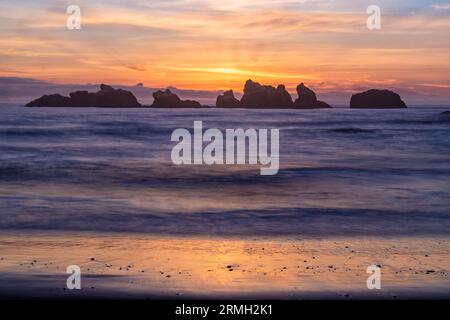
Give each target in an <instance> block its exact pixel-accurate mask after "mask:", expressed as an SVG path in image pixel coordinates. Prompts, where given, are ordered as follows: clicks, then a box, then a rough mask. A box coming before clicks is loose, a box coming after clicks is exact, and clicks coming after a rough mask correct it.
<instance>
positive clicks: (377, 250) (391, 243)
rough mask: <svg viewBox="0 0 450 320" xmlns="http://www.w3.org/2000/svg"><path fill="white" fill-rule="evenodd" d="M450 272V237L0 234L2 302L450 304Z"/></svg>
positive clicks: (0, 288) (0, 291) (0, 287)
mask: <svg viewBox="0 0 450 320" xmlns="http://www.w3.org/2000/svg"><path fill="white" fill-rule="evenodd" d="M373 264H376V265H379V266H381V270H382V289H381V290H368V289H367V286H366V280H367V278H368V277H369V276H370V274H368V273H366V269H367V267H368V266H369V265H373ZM69 265H78V266H79V267H80V268H81V272H82V278H81V279H82V280H81V285H82V289H81V290H68V289H67V288H66V279H67V277H68V276H69V275H68V274H66V268H67V266H69ZM449 274H450V239H449V238H445V239H444V238H431V237H426V238H417V237H414V238H412V237H411V238H409V237H402V238H398V237H397V238H376V237H367V238H364V237H353V238H333V239H329V238H328V239H320V238H306V239H304V238H303V239H302V238H300V237H298V238H295V237H289V238H281V237H280V238H274V237H272V238H262V237H257V238H224V237H222V238H219V237H179V236H173V237H172V236H151V235H135V234H126V235H124V234H120V235H119V234H93V233H78V234H73V233H70V234H69V233H48V232H47V233H45V234H44V233H14V234H13V233H2V234H0V297H1V298H62V299H65V298H142V299H166V298H169V299H192V298H206V299H220V298H238V299H247V298H249V299H256V298H275V299H411V298H413V299H414V298H418V299H419V298H420V299H421V298H442V299H448V298H449V297H450V276H449Z"/></svg>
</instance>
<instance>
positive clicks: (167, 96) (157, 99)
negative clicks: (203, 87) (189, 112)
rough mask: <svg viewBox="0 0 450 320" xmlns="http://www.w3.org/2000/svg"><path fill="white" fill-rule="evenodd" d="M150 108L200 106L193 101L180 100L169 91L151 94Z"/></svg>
mask: <svg viewBox="0 0 450 320" xmlns="http://www.w3.org/2000/svg"><path fill="white" fill-rule="evenodd" d="M153 98H154V101H153V104H152V106H151V107H152V108H201V107H202V106H201V104H200V103H199V102H197V101H193V100H181V99H180V98H179V97H178V96H177V95H176V94H174V93H172V92H171V91H170V90H169V89H166V90H165V91H161V90H158V91H156V92H154V93H153Z"/></svg>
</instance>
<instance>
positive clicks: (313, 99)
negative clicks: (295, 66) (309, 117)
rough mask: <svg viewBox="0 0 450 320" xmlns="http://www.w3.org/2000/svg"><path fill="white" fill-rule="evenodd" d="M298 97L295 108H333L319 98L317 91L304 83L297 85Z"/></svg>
mask: <svg viewBox="0 0 450 320" xmlns="http://www.w3.org/2000/svg"><path fill="white" fill-rule="evenodd" d="M297 94H298V99H297V100H295V102H294V108H299V109H322V108H331V106H330V105H329V104H328V103H326V102H323V101H319V100H317V96H316V93H315V92H314V91H313V90H311V89H309V88H308V87H307V86H305V85H304V84H303V83H301V84H299V85H298V86H297Z"/></svg>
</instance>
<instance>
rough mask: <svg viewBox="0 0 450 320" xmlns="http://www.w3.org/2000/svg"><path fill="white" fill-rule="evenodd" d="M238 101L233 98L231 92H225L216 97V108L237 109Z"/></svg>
mask: <svg viewBox="0 0 450 320" xmlns="http://www.w3.org/2000/svg"><path fill="white" fill-rule="evenodd" d="M240 105H241V103H240V101H239V100H238V99H236V98H235V97H234V92H233V90H229V91H225V92H224V93H223V94H222V95H220V96H218V97H217V101H216V107H217V108H239V107H240Z"/></svg>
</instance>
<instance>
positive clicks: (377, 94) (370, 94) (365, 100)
mask: <svg viewBox="0 0 450 320" xmlns="http://www.w3.org/2000/svg"><path fill="white" fill-rule="evenodd" d="M350 108H361V109H395V108H407V106H406V104H405V103H404V102H403V101H402V99H401V98H400V96H399V95H398V94H397V93H395V92H393V91H390V90H376V89H372V90H369V91H365V92H362V93H357V94H355V95H353V96H352V99H351V101H350Z"/></svg>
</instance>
